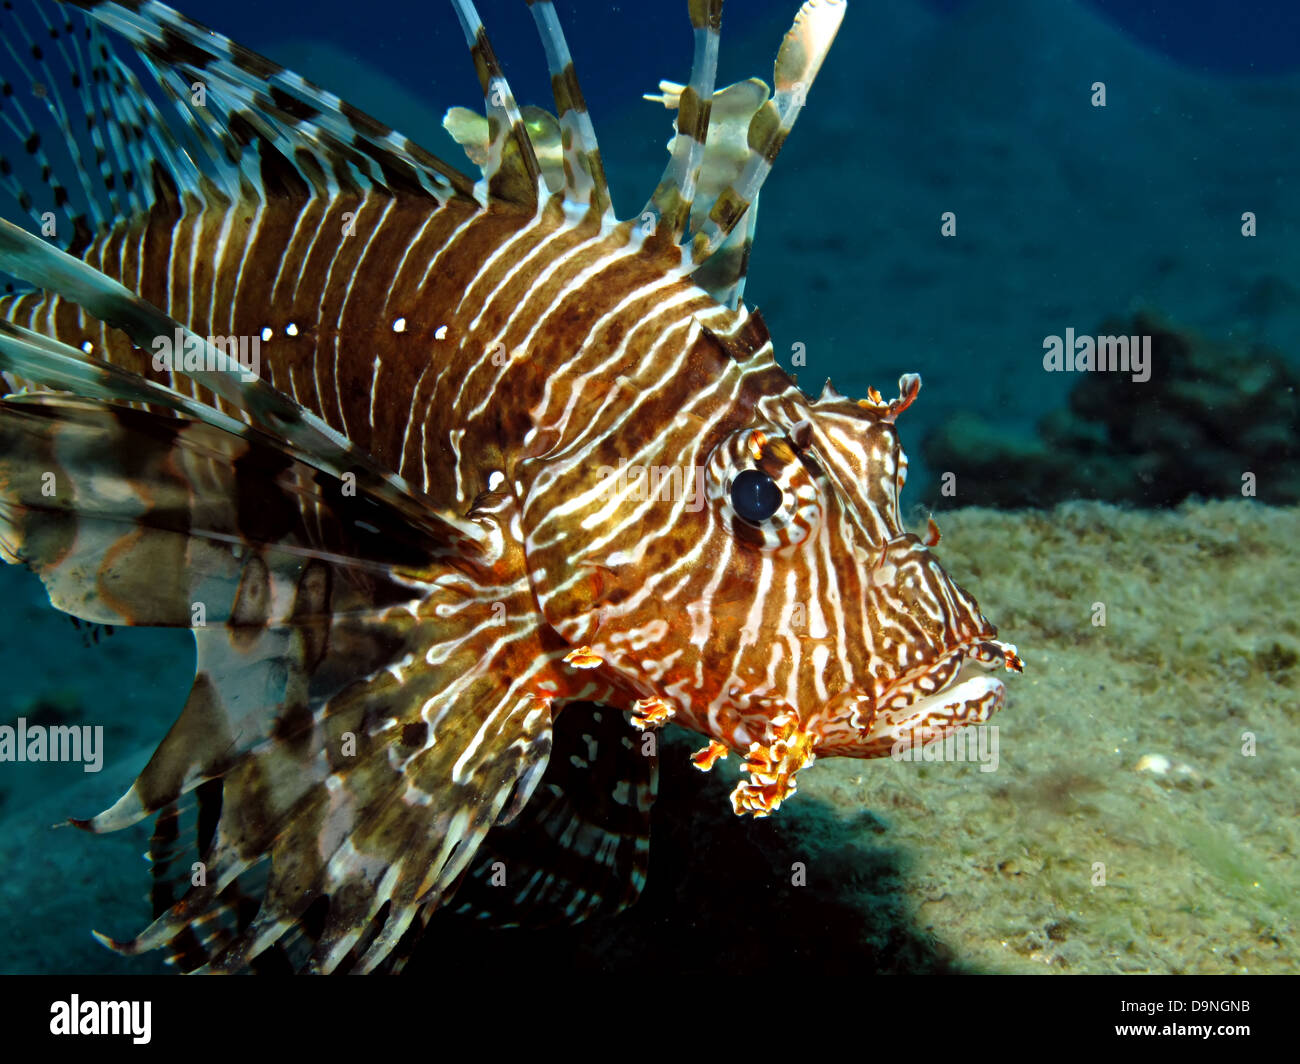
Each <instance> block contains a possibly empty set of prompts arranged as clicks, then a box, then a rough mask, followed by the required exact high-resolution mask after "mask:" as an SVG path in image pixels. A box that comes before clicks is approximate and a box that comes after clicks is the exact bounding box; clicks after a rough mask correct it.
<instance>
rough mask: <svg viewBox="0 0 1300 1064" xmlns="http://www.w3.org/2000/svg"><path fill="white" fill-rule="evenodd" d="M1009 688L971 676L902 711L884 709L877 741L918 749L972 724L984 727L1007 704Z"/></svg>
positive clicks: (988, 678) (994, 680) (875, 730)
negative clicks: (909, 744)
mask: <svg viewBox="0 0 1300 1064" xmlns="http://www.w3.org/2000/svg"><path fill="white" fill-rule="evenodd" d="M1006 694H1007V689H1006V685H1005V684H1003V683H1002V681H1001V680H999V679H997V678H996V677H993V676H971V677H970V678H969V679H965V680H959V681H958V682H957V683H955V684H953V685H951V686H950V687H948V688H947V689H946V690H943V691H940V692H939V693H938V694H933V695H927V696H926V697H924V698H918V699H917V700H916V701H915V702H913V703H912V704H911V705H910V706H905V707H903V708H902V709H892V710H891V709H883V710H881V711H880V712H879V714H877V716H876V721H875V726H874V727H873V728H872V733H873V738H874V739H875V740H877V741H879V740H881V739H886V740H889V741H893V742H898V741H903V742H911V743H913V744H914V745H918V746H919V745H921V744H923V743H928V742H931V741H932V740H934V739H941V738H943V737H944V736H945V735H948V734H950V733H951V732H953V731H955V730H956V729H957V728H961V727H965V726H966V725H968V724H983V723H984V722H985V721H986V720H988V719H989V717H991V716H992V715H993V714H994V713H995V712H996V711H997V710H998V709H999V708H1000V707H1001V706H1002V703H1003V702H1004V701H1005V700H1006Z"/></svg>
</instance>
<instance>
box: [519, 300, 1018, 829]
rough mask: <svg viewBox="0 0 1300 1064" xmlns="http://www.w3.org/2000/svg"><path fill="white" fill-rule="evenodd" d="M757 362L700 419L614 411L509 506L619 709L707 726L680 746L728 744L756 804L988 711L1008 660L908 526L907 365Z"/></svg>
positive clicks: (1011, 650) (709, 755) (721, 752)
mask: <svg viewBox="0 0 1300 1064" xmlns="http://www.w3.org/2000/svg"><path fill="white" fill-rule="evenodd" d="M751 320H754V321H756V320H757V319H756V318H754V319H751ZM705 333H706V336H705V337H704V340H703V341H702V342H707V341H709V340H711V339H712V336H711V334H708V330H707V329H706V330H705ZM765 337H766V333H765V330H764V331H763V338H764V339H765ZM766 351H768V352H770V347H768V348H766ZM755 361H761V358H756V359H755ZM766 361H767V366H768V367H769V370H768V373H766V374H763V375H762V379H763V383H762V384H761V385H759V386H758V387H757V388H750V389H745V388H744V387H743V386H742V392H743V391H748V392H749V394H750V397H751V398H750V399H748V400H745V401H740V402H731V403H729V404H728V405H727V408H726V410H725V412H719V413H718V414H717V416H716V417H715V418H714V419H713V420H712V421H711V422H710V421H709V419H708V418H701V417H697V416H694V415H692V414H690V413H687V412H684V413H682V414H681V415H679V416H678V417H677V419H676V421H675V422H674V423H673V429H672V430H670V431H666V432H659V433H658V434H657V436H656V437H655V438H653V439H647V438H643V434H638V433H637V432H636V431H635V430H634V429H632V430H629V433H628V434H627V435H626V436H625V437H624V439H625V442H626V441H627V440H628V439H630V441H631V445H630V446H627V447H626V448H625V449H626V450H627V451H629V452H630V455H631V456H630V457H629V456H628V455H626V454H625V455H624V456H623V457H620V458H619V459H618V461H617V462H615V461H614V460H613V458H612V456H611V455H610V454H609V453H608V452H603V453H602V454H601V455H599V456H597V457H593V456H592V455H591V454H586V455H582V456H579V455H570V456H568V457H569V459H570V460H569V461H568V462H564V461H560V462H554V461H549V462H548V465H549V467H550V468H549V472H548V474H547V476H546V477H545V478H544V482H538V483H535V484H534V490H533V492H532V493H531V496H530V498H531V500H532V501H533V502H534V503H536V502H539V501H541V500H545V506H544V508H542V509H539V507H537V506H535V505H534V506H526V507H525V519H526V520H525V523H526V525H527V526H528V527H527V528H526V532H527V535H528V543H529V550H530V555H531V559H532V563H531V569H532V573H533V577H534V580H535V581H536V582H537V583H536V590H537V593H538V598H539V602H540V603H541V605H542V608H543V612H544V613H545V614H546V616H547V618H548V620H549V621H550V622H551V623H552V625H553V626H554V627H555V628H556V630H557V631H558V632H559V633H560V634H561V635H562V636H564V637H565V638H566V639H567V640H568V641H569V642H570V643H571V644H572V645H573V646H574V647H575V648H576V649H575V651H574V653H573V655H572V656H571V657H572V660H573V661H574V662H575V663H577V664H579V665H581V666H582V667H587V668H592V669H603V670H605V672H606V674H607V675H612V676H613V677H614V678H615V681H616V683H620V684H623V685H625V687H626V688H627V689H628V690H630V691H631V692H633V697H634V698H635V705H634V719H633V722H634V723H636V724H638V725H640V726H643V727H646V726H652V725H654V724H657V723H661V722H663V721H665V720H672V721H673V722H674V723H677V724H680V725H684V726H686V727H688V728H690V729H692V730H695V731H697V732H699V733H701V734H702V735H704V736H706V737H707V738H708V739H709V740H710V743H709V745H708V746H707V747H706V748H705V749H703V750H701V751H700V752H699V753H698V754H697V755H696V764H697V766H698V767H700V768H705V769H707V768H709V767H711V765H712V764H713V762H714V761H715V760H716V759H717V758H719V757H722V756H725V754H726V752H727V751H728V750H731V751H736V752H738V753H740V754H742V755H744V758H745V762H744V766H743V767H744V770H745V771H746V772H747V773H748V779H747V780H746V781H744V782H742V783H741V784H740V786H738V787H737V788H736V791H735V792H734V793H733V796H732V799H733V803H734V805H735V807H736V810H737V812H744V811H748V812H752V813H755V814H758V815H765V814H766V813H769V812H771V811H772V810H773V809H775V808H776V807H777V806H778V805H779V804H780V802H781V800H782V799H783V798H784V797H786V796H787V795H788V794H790V793H792V792H793V790H794V785H795V772H796V771H797V770H798V769H799V768H800V767H802V766H804V765H807V764H809V763H811V761H812V760H813V759H814V758H815V757H816V756H818V755H839V756H848V757H860V758H872V757H882V756H886V755H889V754H890V753H891V752H897V751H898V750H899V749H900V748H901V746H910V745H913V744H915V745H921V744H923V743H926V742H929V741H931V740H935V739H940V738H943V737H944V736H946V735H948V734H949V733H951V732H952V731H954V730H955V729H957V728H959V727H961V726H964V725H969V724H978V723H982V722H984V721H985V720H987V719H988V717H989V716H990V715H991V714H992V713H993V712H994V711H995V710H997V709H998V708H999V707H1000V706H1001V705H1002V703H1003V700H1004V698H1005V688H1004V685H1003V684H1002V682H1001V681H1000V680H999V679H997V678H996V677H994V676H992V675H990V674H989V670H991V669H993V668H994V667H998V666H1005V667H1006V668H1008V669H1012V670H1015V671H1019V670H1020V669H1021V668H1022V663H1021V661H1020V659H1019V657H1018V656H1017V654H1016V648H1015V647H1014V646H1011V645H1009V644H1005V643H1002V642H999V641H998V640H997V638H996V636H997V629H996V628H995V627H994V626H993V624H992V623H990V622H989V621H988V620H987V619H986V618H985V617H984V615H983V613H982V612H981V611H980V608H979V605H978V603H977V602H976V601H975V599H974V597H973V596H971V595H970V594H969V593H968V592H966V591H965V590H964V589H963V588H962V587H960V586H959V585H958V584H957V583H956V582H955V581H954V580H953V579H952V578H951V577H950V576H949V575H948V574H947V573H946V572H945V571H944V569H943V567H942V566H941V565H940V564H939V562H938V560H937V558H936V557H935V555H934V553H933V552H932V550H931V548H932V547H933V546H935V544H937V542H938V530H937V528H935V527H934V524H933V522H930V528H929V530H928V533H927V535H926V536H925V538H921V537H919V536H917V535H915V534H913V533H911V532H909V531H907V530H906V529H905V528H904V526H903V523H902V520H901V518H900V515H899V492H900V489H901V488H902V486H903V483H904V481H905V479H906V472H907V459H906V456H905V455H904V453H903V451H902V448H901V446H900V444H899V439H898V432H897V428H896V426H895V420H896V418H897V417H898V415H899V414H900V413H902V411H903V410H905V409H906V408H907V407H908V406H909V405H910V404H911V403H912V401H913V400H914V399H915V398H916V395H917V393H918V391H919V389H920V384H921V381H920V378H919V377H918V376H916V375H907V376H905V377H903V378H902V379H901V380H900V382H899V386H900V395H899V397H898V398H896V399H892V400H886V399H884V398H883V397H882V396H881V395H880V394H879V393H878V392H877V391H876V390H875V389H871V390H870V393H869V397H868V398H866V399H862V400H859V401H853V400H851V399H848V398H846V397H844V396H841V395H839V394H838V393H837V392H835V391H834V389H833V388H831V387H830V385H829V384H828V385H827V387H826V390H825V391H824V392H823V394H822V396H821V397H820V398H819V399H818V400H817V401H815V402H814V401H810V400H809V399H808V398H807V397H806V396H804V395H803V393H801V392H800V391H798V389H797V388H795V387H793V384H792V382H790V379H789V378H788V377H784V375H783V374H782V375H781V378H782V379H783V380H784V381H785V382H786V384H787V386H786V387H784V388H773V387H772V385H773V384H774V382H775V374H780V371H779V370H777V369H776V367H775V365H774V363H772V362H771V359H770V355H767V357H766ZM554 457H555V456H550V458H551V459H554ZM557 486H561V490H560V491H559V492H558V493H555V492H554V489H555V488H556V487H557ZM557 498H562V499H563V500H564V501H563V502H560V503H557V501H556V500H557ZM534 522H535V523H534Z"/></svg>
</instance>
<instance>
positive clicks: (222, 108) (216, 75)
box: [68, 0, 473, 203]
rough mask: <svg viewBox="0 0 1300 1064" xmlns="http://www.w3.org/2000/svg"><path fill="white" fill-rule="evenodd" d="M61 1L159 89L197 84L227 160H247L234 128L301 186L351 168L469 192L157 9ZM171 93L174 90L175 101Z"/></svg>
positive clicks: (305, 85) (411, 146)
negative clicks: (143, 62) (125, 51)
mask: <svg viewBox="0 0 1300 1064" xmlns="http://www.w3.org/2000/svg"><path fill="white" fill-rule="evenodd" d="M68 2H69V3H73V4H75V5H76V6H78V7H82V8H85V10H86V12H87V14H89V15H90V17H91V18H93V19H95V20H96V21H98V22H100V23H102V24H103V25H105V26H108V27H109V28H111V29H113V30H115V31H116V32H117V33H119V34H121V35H122V36H123V37H125V38H126V39H127V40H128V41H130V42H131V43H132V44H133V45H134V46H135V47H136V48H137V49H138V50H139V51H140V52H141V54H142V55H143V56H145V57H146V58H148V59H149V60H151V61H152V62H151V63H149V64H148V66H149V68H150V70H151V72H153V73H154V74H155V75H156V76H158V77H159V79H160V82H161V83H163V84H164V85H166V83H167V82H168V80H169V78H174V77H175V76H176V74H178V73H179V74H180V75H181V76H182V77H183V78H184V79H185V80H184V88H185V89H186V90H187V91H188V90H189V89H190V88H191V87H192V86H193V85H200V86H202V89H203V91H204V93H205V95H206V100H205V106H210V107H211V108H212V109H213V111H214V112H215V114H216V115H217V117H219V118H220V119H222V121H223V122H224V123H225V124H226V125H227V127H228V130H229V132H228V134H227V136H226V137H225V138H224V140H223V144H224V146H225V148H226V149H227V154H228V155H230V157H231V158H232V159H233V160H236V161H238V162H240V163H241V164H242V163H243V162H244V160H243V158H242V157H243V156H244V155H246V154H247V149H246V146H245V145H244V144H241V143H240V140H241V137H240V132H241V127H242V129H243V130H244V132H245V133H247V134H249V135H252V136H255V137H256V138H258V139H259V140H260V141H261V142H262V144H263V148H262V150H264V151H267V152H272V153H274V154H278V155H279V156H281V157H282V158H283V159H284V161H285V165H288V166H293V167H294V168H295V169H298V170H299V171H300V173H301V178H302V180H303V181H304V182H305V183H309V184H310V183H314V182H313V178H314V177H316V176H317V174H318V173H320V172H324V173H330V172H332V171H348V170H352V171H353V172H355V173H356V174H357V175H359V176H360V177H361V178H362V180H363V182H364V183H367V184H372V185H376V186H379V187H384V188H388V189H390V190H391V191H394V192H396V191H416V190H418V191H421V192H423V193H425V194H427V195H429V196H431V197H433V198H434V199H435V200H436V201H437V202H440V203H441V202H446V201H447V200H449V199H452V198H455V197H466V198H469V197H471V196H472V195H473V193H472V190H471V189H470V187H469V183H468V181H467V180H466V179H465V177H464V175H463V174H460V173H459V172H457V171H456V170H455V169H454V168H453V167H451V166H448V165H447V164H446V163H444V162H443V161H442V160H440V159H438V158H437V157H436V156H434V155H432V154H431V153H430V152H428V151H426V150H425V149H423V148H421V147H420V146H419V145H417V144H415V143H414V142H412V141H411V140H409V139H408V138H406V137H404V136H402V135H401V134H399V133H396V132H394V131H393V130H392V129H390V128H389V127H387V126H385V125H384V124H383V123H381V122H379V121H377V120H376V119H374V118H372V117H370V116H369V115H367V114H365V113H364V112H362V111H359V110H357V109H356V108H355V107H353V106H351V105H350V104H348V103H347V102H346V101H344V100H341V99H340V98H339V97H337V96H335V95H334V94H333V93H330V92H326V91H325V90H324V89H321V88H319V87H317V86H315V85H312V84H311V83H310V82H308V81H307V80H305V79H304V78H302V77H300V76H299V75H297V74H294V73H293V72H292V71H288V70H285V69H284V68H283V67H281V66H280V65H279V64H277V63H274V62H272V61H271V60H269V59H266V58H265V57H263V56H261V55H258V54H257V53H256V52H253V51H251V50H250V49H248V48H245V47H243V46H242V45H239V44H236V43H235V42H233V41H231V40H230V39H229V38H226V37H223V36H222V35H221V34H218V33H214V32H213V31H211V30H209V29H207V28H206V27H204V26H201V25H199V24H198V23H197V22H194V21H192V20H190V19H187V18H185V17H184V16H183V15H180V14H178V13H177V12H175V11H173V10H171V9H170V8H168V7H166V6H164V5H163V4H160V3H150V4H147V5H143V6H137V5H134V4H130V5H128V4H120V3H114V2H111V0H68ZM175 92H176V90H175V88H174V87H173V90H172V94H173V96H174V97H175ZM196 109H197V108H196ZM189 121H190V122H193V121H194V117H193V116H192V115H191V116H189ZM232 138H233V139H232ZM232 151H233V154H231V152H232ZM300 152H307V153H309V154H310V155H313V156H315V165H314V166H307V167H306V168H305V169H304V168H303V166H302V164H300V163H298V162H295V159H296V157H297V156H298V154H299V153H300ZM344 180H346V178H344Z"/></svg>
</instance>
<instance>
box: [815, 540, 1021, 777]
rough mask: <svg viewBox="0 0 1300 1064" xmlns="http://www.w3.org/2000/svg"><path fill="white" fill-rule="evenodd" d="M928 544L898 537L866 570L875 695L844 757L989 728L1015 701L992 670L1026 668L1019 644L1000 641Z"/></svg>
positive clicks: (858, 710) (858, 712) (857, 718)
mask: <svg viewBox="0 0 1300 1064" xmlns="http://www.w3.org/2000/svg"><path fill="white" fill-rule="evenodd" d="M934 538H935V537H934V535H933V534H932V536H931V541H933V539H934ZM929 545H930V544H929V543H927V542H926V541H923V540H922V539H920V538H919V537H918V536H915V535H912V534H910V533H904V534H902V535H899V536H898V537H896V538H895V539H893V540H891V541H890V542H889V543H888V544H886V546H885V548H884V550H883V551H882V552H881V553H880V555H879V557H878V558H877V559H876V561H875V562H874V564H872V565H871V567H870V570H869V572H868V573H867V574H866V575H867V580H866V582H865V595H866V601H865V603H864V613H865V616H866V625H865V631H866V635H867V639H868V642H869V646H868V647H867V648H865V650H866V653H867V654H868V656H869V658H870V661H871V679H872V687H873V691H872V696H873V697H872V699H871V705H870V712H869V713H868V712H865V711H864V709H865V707H864V706H862V705H861V704H859V705H856V706H855V707H854V712H853V719H852V720H851V723H852V724H853V725H854V728H855V731H856V735H855V737H854V741H852V742H851V743H846V742H844V741H843V739H842V738H841V739H840V741H839V742H838V743H837V744H836V745H837V749H836V752H837V753H843V754H847V755H849V756H855V757H882V756H886V755H888V754H890V753H891V752H892V751H894V750H895V749H896V745H897V744H899V743H905V744H915V745H920V744H923V743H926V742H929V741H931V740H934V739H940V738H942V737H944V736H945V735H947V734H949V733H950V732H952V731H953V730H955V729H956V728H959V727H962V726H965V725H968V724H981V723H984V722H985V721H987V720H988V719H989V717H990V716H992V714H993V713H994V712H996V711H997V710H998V709H999V708H1001V706H1002V704H1003V702H1004V701H1005V699H1006V687H1005V685H1004V684H1003V683H1002V681H1001V680H999V679H998V678H996V677H994V676H991V675H989V673H988V670H990V669H993V668H996V667H997V666H1004V667H1005V668H1007V669H1010V670H1013V671H1016V672H1019V671H1020V670H1021V669H1022V668H1023V664H1022V662H1021V660H1020V658H1019V656H1018V655H1017V653H1016V648H1015V647H1014V646H1012V645H1010V644H1008V643H1003V642H1001V641H999V640H998V639H997V628H996V627H995V626H994V625H993V624H992V623H991V622H990V621H989V620H988V619H987V618H986V617H985V616H984V615H983V613H982V612H981V611H980V608H979V604H978V603H977V602H976V601H975V598H974V597H973V596H972V595H971V594H970V593H969V592H967V591H966V590H965V589H964V588H962V587H961V586H960V585H959V584H958V583H957V582H956V581H954V580H953V579H952V578H951V577H950V576H949V575H948V574H947V572H945V570H944V569H943V567H942V566H941V565H940V564H939V562H938V560H937V559H936V558H935V557H934V555H933V554H932V553H931V551H930V550H929Z"/></svg>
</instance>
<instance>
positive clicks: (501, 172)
mask: <svg viewBox="0 0 1300 1064" xmlns="http://www.w3.org/2000/svg"><path fill="white" fill-rule="evenodd" d="M451 3H452V7H453V8H455V10H456V17H457V18H458V19H459V20H460V26H461V29H462V30H463V31H464V33H465V43H466V44H467V45H468V46H469V50H470V55H471V56H472V57H473V60H474V70H475V72H476V73H477V74H478V80H479V84H480V85H481V86H482V88H483V102H484V107H485V109H486V111H487V118H488V146H487V159H486V162H485V163H484V165H483V181H482V182H480V185H479V186H476V188H475V193H476V195H477V196H478V197H479V201H480V202H481V203H485V204H486V203H489V202H501V203H512V204H514V205H515V206H517V207H520V208H522V209H523V210H526V211H528V212H530V213H532V212H536V211H537V209H538V204H539V200H540V195H541V189H542V187H543V184H542V169H541V166H540V165H539V164H538V162H537V155H536V154H535V153H534V151H533V145H532V142H531V141H530V140H529V139H528V131H527V129H526V128H525V125H524V118H523V115H522V114H521V113H520V110H519V105H518V104H517V103H516V102H515V97H514V93H513V92H511V91H510V83H509V82H508V81H507V80H506V76H505V72H504V71H503V70H502V69H501V63H500V61H499V60H498V59H497V57H496V52H495V51H493V49H492V42H491V41H490V40H489V39H488V34H487V28H486V27H485V26H484V25H483V20H482V19H481V18H479V14H478V11H477V10H475V7H474V4H473V2H472V0H451Z"/></svg>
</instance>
